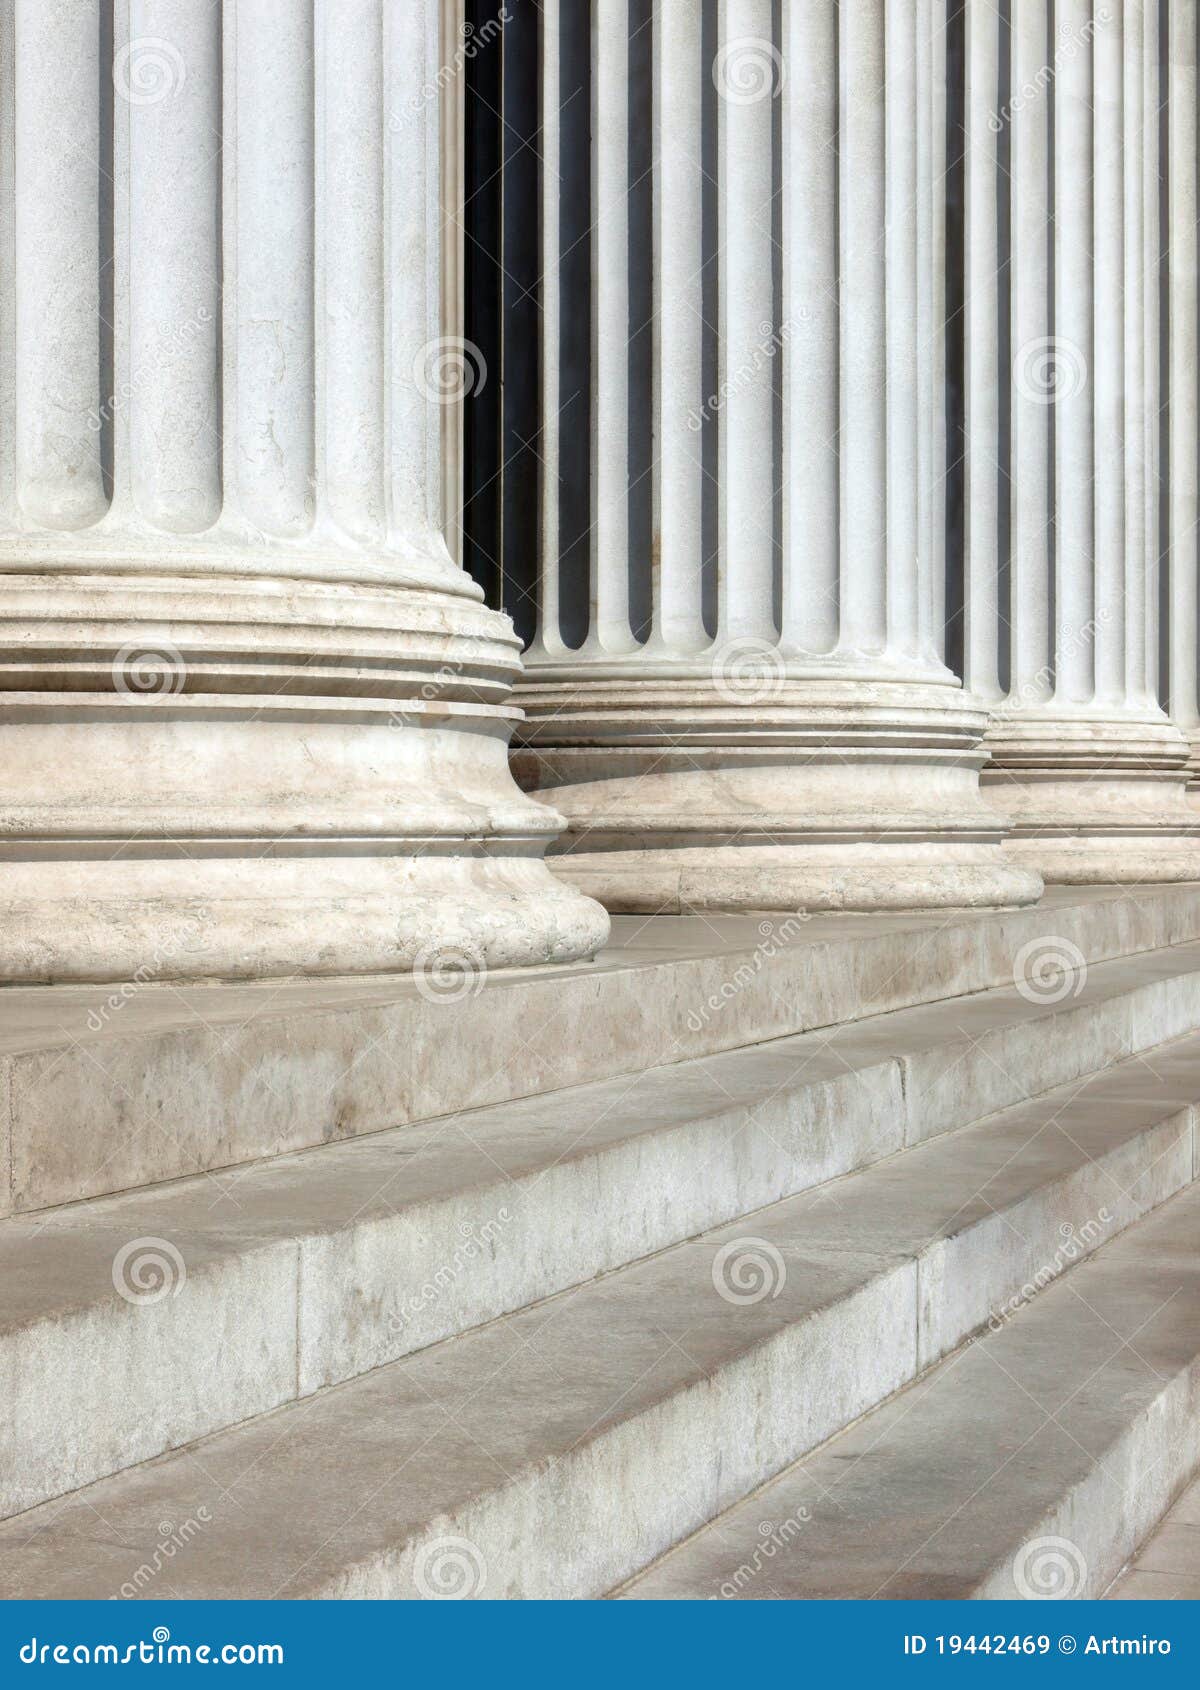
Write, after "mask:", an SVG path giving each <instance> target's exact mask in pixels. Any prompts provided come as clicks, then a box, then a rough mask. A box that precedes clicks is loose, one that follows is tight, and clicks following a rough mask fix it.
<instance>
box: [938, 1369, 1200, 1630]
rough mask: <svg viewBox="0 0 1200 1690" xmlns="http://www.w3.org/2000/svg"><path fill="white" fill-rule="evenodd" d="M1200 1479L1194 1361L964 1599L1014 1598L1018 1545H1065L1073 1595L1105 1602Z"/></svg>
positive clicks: (1199, 1391) (1199, 1399)
mask: <svg viewBox="0 0 1200 1690" xmlns="http://www.w3.org/2000/svg"><path fill="white" fill-rule="evenodd" d="M1198 1472H1200V1360H1197V1361H1196V1362H1195V1363H1194V1364H1193V1365H1192V1366H1190V1367H1188V1368H1185V1369H1183V1370H1181V1371H1180V1372H1179V1373H1178V1374H1176V1375H1175V1377H1174V1378H1172V1379H1169V1380H1167V1381H1165V1382H1164V1386H1163V1389H1162V1392H1161V1393H1160V1395H1159V1396H1158V1398H1157V1399H1156V1401H1155V1402H1154V1404H1153V1406H1152V1409H1151V1411H1150V1412H1149V1413H1146V1414H1143V1415H1141V1416H1139V1418H1138V1420H1137V1421H1136V1423H1135V1424H1134V1425H1133V1426H1131V1427H1130V1428H1129V1430H1128V1431H1127V1432H1126V1433H1125V1435H1124V1436H1123V1437H1122V1438H1120V1439H1119V1440H1118V1441H1117V1442H1116V1443H1115V1444H1114V1445H1112V1446H1111V1447H1110V1448H1108V1449H1107V1450H1105V1451H1104V1452H1103V1455H1102V1456H1101V1457H1100V1458H1099V1459H1098V1460H1097V1462H1096V1465H1095V1467H1094V1468H1093V1470H1092V1472H1091V1473H1090V1475H1089V1476H1088V1477H1087V1479H1085V1480H1084V1481H1083V1482H1082V1483H1081V1484H1078V1485H1076V1486H1075V1487H1074V1489H1073V1490H1072V1491H1071V1492H1070V1494H1069V1495H1068V1496H1066V1497H1065V1498H1064V1499H1063V1502H1062V1506H1061V1507H1059V1508H1057V1509H1056V1510H1055V1511H1054V1512H1053V1513H1051V1514H1048V1515H1045V1516H1044V1517H1043V1518H1042V1520H1040V1521H1039V1522H1038V1524H1037V1527H1036V1529H1034V1530H1031V1531H1030V1532H1029V1533H1028V1534H1027V1535H1025V1536H1023V1538H1022V1541H1021V1542H1018V1543H1012V1544H1010V1545H1009V1546H1008V1548H1007V1549H1006V1551H1005V1553H1004V1555H1003V1556H1001V1557H999V1558H998V1559H997V1562H996V1564H995V1566H994V1567H993V1569H992V1571H991V1573H990V1574H989V1575H988V1577H987V1578H985V1579H984V1580H982V1581H981V1582H980V1583H979V1584H978V1585H977V1586H976V1587H975V1588H974V1589H973V1590H969V1591H963V1592H962V1594H963V1595H964V1596H969V1597H972V1598H977V1599H980V1600H994V1599H1000V1598H1007V1599H1009V1600H1011V1599H1012V1598H1013V1597H1014V1596H1015V1595H1016V1594H1017V1591H1016V1589H1015V1588H1014V1583H1013V1565H1014V1562H1015V1561H1016V1558H1017V1556H1018V1555H1019V1554H1020V1553H1021V1549H1022V1547H1023V1544H1024V1543H1028V1542H1029V1541H1031V1540H1032V1539H1035V1538H1044V1537H1058V1538H1065V1539H1066V1540H1067V1542H1068V1543H1071V1544H1074V1545H1075V1546H1077V1548H1078V1549H1079V1550H1080V1551H1081V1553H1082V1555H1083V1560H1084V1562H1085V1563H1086V1568H1087V1573H1086V1577H1085V1578H1084V1579H1083V1581H1082V1582H1081V1584H1080V1586H1079V1588H1078V1589H1077V1590H1075V1591H1073V1595H1074V1596H1075V1597H1076V1598H1077V1599H1079V1600H1084V1599H1087V1598H1095V1597H1099V1596H1103V1594H1104V1592H1105V1591H1106V1590H1107V1588H1108V1586H1109V1585H1110V1584H1111V1583H1112V1581H1113V1580H1114V1579H1115V1578H1116V1576H1117V1574H1118V1573H1119V1572H1120V1571H1121V1569H1122V1567H1124V1566H1125V1564H1126V1562H1127V1561H1129V1560H1130V1558H1131V1557H1132V1556H1133V1555H1134V1554H1135V1552H1136V1551H1137V1550H1138V1549H1139V1548H1140V1547H1141V1545H1142V1544H1143V1543H1144V1542H1145V1540H1146V1538H1148V1537H1149V1535H1150V1533H1151V1532H1152V1531H1153V1530H1154V1528H1155V1527H1156V1526H1157V1525H1158V1523H1159V1521H1160V1520H1161V1519H1162V1516H1163V1515H1164V1514H1165V1513H1166V1512H1167V1509H1168V1508H1170V1507H1171V1506H1172V1504H1173V1503H1174V1502H1175V1501H1176V1500H1177V1499H1178V1497H1179V1496H1180V1494H1181V1493H1182V1492H1183V1491H1184V1490H1185V1489H1186V1488H1187V1486H1188V1485H1189V1484H1191V1482H1192V1481H1193V1479H1194V1478H1195V1477H1196V1475H1197V1473H1198Z"/></svg>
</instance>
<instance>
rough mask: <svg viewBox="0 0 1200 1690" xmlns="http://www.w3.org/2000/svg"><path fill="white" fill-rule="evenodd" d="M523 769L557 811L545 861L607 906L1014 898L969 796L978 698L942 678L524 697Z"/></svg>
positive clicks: (524, 778)
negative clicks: (561, 825)
mask: <svg viewBox="0 0 1200 1690" xmlns="http://www.w3.org/2000/svg"><path fill="white" fill-rule="evenodd" d="M520 700H521V702H522V704H524V706H525V709H526V715H527V721H526V724H525V725H524V727H523V728H522V729H520V730H519V733H520V746H519V748H518V749H517V750H516V751H515V752H514V769H515V772H516V774H517V779H518V781H519V782H520V784H522V785H523V786H524V787H526V789H537V790H538V792H539V793H540V795H542V796H545V797H547V798H548V799H549V800H550V801H551V802H552V803H553V804H554V805H555V808H556V809H558V810H559V811H561V812H562V814H563V815H564V816H565V817H566V820H567V830H566V832H565V834H564V835H563V837H562V838H561V840H560V841H558V843H557V844H556V846H555V847H554V848H553V854H552V855H551V857H550V858H549V859H548V860H549V861H550V863H551V866H552V867H553V869H554V871H555V872H556V874H558V875H559V877H560V878H561V879H563V880H564V881H566V882H567V883H568V884H570V885H572V886H575V887H577V888H578V889H579V890H581V891H584V892H586V893H587V894H588V895H589V896H590V897H593V898H596V899H598V900H599V901H600V902H601V903H603V904H604V905H605V906H606V907H607V908H608V909H609V910H611V911H613V912H636V913H644V912H647V911H683V910H697V909H702V910H713V911H716V910H726V911H749V910H808V911H832V910H845V911H868V910H899V909H904V910H914V909H924V910H930V909H945V908H959V907H970V908H1011V907H1015V906H1019V905H1023V904H1029V903H1033V902H1035V901H1036V900H1037V898H1038V897H1039V896H1040V895H1041V891H1042V882H1041V879H1040V877H1039V875H1038V874H1037V873H1036V871H1034V870H1030V869H1027V868H1025V867H1024V866H1022V865H1020V864H1015V863H1012V862H1009V861H1007V860H1006V859H1005V856H1004V853H1003V850H1002V840H1003V838H1004V836H1005V833H1006V831H1007V823H1006V822H1005V820H1004V818H1003V817H1001V816H1000V815H998V814H997V813H996V812H995V811H993V810H991V809H989V808H988V807H987V806H986V805H985V804H984V803H983V802H982V800H981V798H980V795H979V768H980V765H981V763H982V761H983V757H982V754H981V753H980V751H979V749H978V748H979V741H980V738H981V736H982V733H983V730H984V727H985V725H986V721H987V716H986V712H985V711H984V710H983V708H982V706H980V705H978V704H977V703H976V702H975V701H974V700H972V699H970V698H968V697H966V696H965V695H964V694H963V693H962V691H961V690H960V689H958V688H957V687H953V686H951V685H945V686H941V685H927V686H921V685H915V684H911V683H906V682H904V683H900V682H898V683H886V682H882V683H881V682H868V681H862V680H855V681H835V680H829V679H822V680H821V681H820V682H817V681H808V680H804V679H800V678H792V677H789V678H788V679H786V680H784V681H781V682H780V684H779V685H778V686H777V687H776V688H775V689H773V691H772V696H771V697H770V699H769V701H763V702H758V703H756V704H754V706H753V707H752V708H746V707H742V708H739V707H738V706H737V705H736V704H733V705H731V703H730V701H729V699H728V698H725V697H722V696H721V695H720V693H719V691H717V690H715V689H714V688H713V687H712V686H711V685H708V686H704V685H701V684H699V683H698V682H697V681H695V680H683V679H681V680H679V681H667V680H663V679H638V678H635V676H634V675H630V676H628V677H625V678H623V679H622V680H621V681H620V682H614V681H609V680H596V681H592V682H589V683H580V682H579V680H578V679H577V678H576V680H575V681H574V684H573V685H570V686H555V687H551V686H547V685H544V683H543V677H542V676H541V675H540V674H536V673H535V674H534V675H533V676H531V678H530V681H529V682H528V683H527V684H526V685H525V686H524V687H523V688H522V689H521V693H520Z"/></svg>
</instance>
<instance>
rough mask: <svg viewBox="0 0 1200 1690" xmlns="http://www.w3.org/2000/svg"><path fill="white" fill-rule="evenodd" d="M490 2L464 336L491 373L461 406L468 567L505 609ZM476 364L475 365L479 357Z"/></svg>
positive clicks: (500, 54)
mask: <svg viewBox="0 0 1200 1690" xmlns="http://www.w3.org/2000/svg"><path fill="white" fill-rule="evenodd" d="M492 15H493V9H492V7H491V5H490V0H467V23H468V25H469V26H470V30H471V32H472V33H473V35H474V37H475V44H476V45H475V51H474V52H472V53H470V54H468V55H466V56H465V69H466V78H467V81H466V113H465V153H466V157H465V160H464V172H463V178H464V181H463V186H464V195H465V200H466V205H465V211H464V218H465V228H466V236H465V241H464V247H465V252H464V262H463V292H464V318H465V323H464V333H465V335H466V338H467V340H468V341H469V342H471V343H472V345H473V346H475V347H476V348H477V349H478V353H479V356H480V358H481V359H482V367H483V368H484V369H486V371H487V375H486V378H485V379H484V380H483V382H482V384H481V385H480V384H477V385H476V387H475V389H474V390H473V391H472V392H471V393H470V394H469V395H468V396H467V398H466V400H465V402H464V405H463V518H462V529H463V563H464V565H465V567H466V569H467V571H468V573H469V574H470V575H471V577H472V578H473V579H474V580H475V581H477V582H478V583H479V585H480V586H481V587H482V588H483V591H484V593H485V595H486V597H487V602H488V603H489V604H490V605H493V606H495V607H497V608H499V607H500V606H501V605H502V603H503V598H502V587H503V572H502V563H501V556H502V551H503V533H502V523H501V513H502V510H503V485H504V483H503V471H502V464H503V460H502V455H501V428H502V410H503V400H502V395H503V375H502V371H503V344H502V340H501V288H500V280H501V270H500V265H501V256H502V195H501V186H500V162H501V158H502V156H503V155H502V143H501V118H500V112H501V105H502V85H503V66H504V36H505V33H506V31H497V30H495V28H494V26H492V27H489V28H487V29H485V28H484V25H486V24H488V22H489V19H490V18H491V17H492ZM471 362H472V364H474V363H475V362H476V360H475V359H474V358H472V360H471Z"/></svg>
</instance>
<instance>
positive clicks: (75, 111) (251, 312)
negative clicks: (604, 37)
mask: <svg viewBox="0 0 1200 1690" xmlns="http://www.w3.org/2000/svg"><path fill="white" fill-rule="evenodd" d="M440 10H441V8H440V5H439V0H405V3H404V5H403V6H399V5H395V4H392V3H390V0H339V4H338V5H337V6H336V7H326V6H317V7H314V6H313V5H312V4H311V3H310V0H275V3H268V0H239V3H237V4H234V3H233V0H225V3H224V4H211V5H210V4H205V5H199V4H196V3H195V0H153V3H151V0H122V3H120V4H117V5H116V6H115V7H110V6H107V5H98V4H97V5H92V4H87V3H86V0H80V3H78V4H70V5H58V4H54V5H52V4H28V3H25V0H6V3H5V4H3V5H0V75H2V76H3V78H4V80H5V83H6V86H5V87H4V89H3V102H2V103H3V109H4V112H5V117H4V121H3V124H2V126H0V619H2V629H0V648H2V657H0V664H2V667H0V677H2V678H0V689H2V690H0V978H2V979H4V980H6V981H70V980H104V979H120V980H125V979H129V978H131V977H136V978H138V979H156V978H178V977H189V976H215V975H219V976H235V977H255V976H264V975H279V974H292V973H315V974H329V973H344V972H356V971H373V970H401V971H403V970H408V969H410V968H414V967H415V968H418V969H420V968H422V967H424V966H425V965H427V964H428V963H429V962H430V961H431V960H432V961H433V963H434V964H435V966H436V965H440V964H441V963H442V962H444V960H445V959H446V958H447V957H448V956H450V955H456V956H458V957H460V958H461V959H464V960H463V964H462V965H463V966H464V967H466V966H469V967H476V968H478V969H480V970H482V969H484V968H486V967H492V966H503V965H508V964H528V963H537V962H543V961H546V960H570V959H575V958H579V957H581V956H585V955H587V954H589V953H590V952H592V951H593V950H594V949H595V948H596V946H597V945H598V944H599V943H600V942H601V941H602V939H603V937H604V934H605V932H606V930H607V921H606V917H605V916H604V913H603V911H602V910H600V909H599V908H598V906H596V905H594V904H592V903H590V902H589V901H587V900H586V899H584V898H582V897H581V896H580V895H579V894H578V893H577V892H576V891H574V890H572V889H570V888H567V887H565V886H563V885H562V884H561V883H559V882H555V881H554V880H553V879H552V878H551V876H550V874H549V872H548V871H547V869H546V867H545V865H544V863H543V861H542V854H543V852H544V850H545V847H546V845H547V844H548V843H549V842H550V840H552V839H553V837H554V835H555V833H556V832H557V831H558V828H559V825H560V823H559V819H558V818H557V817H556V816H555V814H554V813H553V812H552V811H551V810H549V809H547V808H545V807H544V806H542V805H539V804H537V803H535V802H532V801H531V800H530V799H528V798H527V797H525V796H523V795H522V794H521V793H520V792H519V791H518V789H517V788H516V786H515V785H514V784H513V782H512V779H511V777H510V775H509V772H508V767H507V761H506V752H507V745H508V739H509V735H510V732H511V729H512V726H513V723H514V720H515V719H516V716H517V714H518V712H517V711H516V710H515V709H514V706H513V703H512V699H511V694H510V687H511V683H512V680H513V677H514V674H515V672H516V671H517V668H518V648H517V642H516V640H515V639H514V636H513V632H512V628H511V624H510V623H509V621H508V620H507V618H505V617H503V616H500V615H498V614H496V613H494V612H492V611H490V610H488V609H486V608H485V607H484V605H483V604H482V603H481V595H480V593H479V592H478V590H477V589H476V588H475V587H474V586H473V584H472V583H471V582H470V581H469V580H468V579H467V578H466V577H465V576H464V574H463V573H462V571H461V570H460V569H459V568H457V567H456V566H455V565H454V564H453V563H452V561H451V559H450V556H449V554H448V552H447V550H446V546H445V544H444V541H443V539H442V535H441V527H442V522H441V510H440V507H441V502H442V496H443V494H442V486H441V435H442V423H443V407H442V404H441V403H440V401H441V400H442V399H443V398H445V397H447V396H453V395H454V393H455V392H456V391H457V390H458V389H459V388H460V387H461V384H462V382H463V381H470V380H474V381H479V380H483V379H484V373H483V372H482V370H480V369H478V368H477V367H475V366H474V365H473V364H472V363H471V362H470V359H471V351H470V349H469V348H464V347H463V346H462V344H461V342H456V341H450V342H446V341H444V340H443V339H442V338H441V337H442V334H443V328H442V325H441V324H440V322H439V295H440V291H441V278H440V273H439V244H438V225H439V208H438V180H439V151H438V133H439V109H438V108H439V88H440V86H441V85H442V84H443V83H444V79H445V77H446V75H448V74H449V75H454V74H456V68H455V66H454V64H453V62H448V63H447V65H446V67H445V68H443V67H442V61H441V57H440V52H439V42H438V28H437V24H438V17H439V13H440ZM114 18H115V33H111V34H110V20H112V19H114ZM453 46H454V44H453V43H451V44H449V47H450V49H451V50H452V49H453ZM491 379H496V375H495V373H493V374H492V378H491Z"/></svg>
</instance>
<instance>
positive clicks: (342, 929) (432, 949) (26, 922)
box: [0, 843, 608, 997]
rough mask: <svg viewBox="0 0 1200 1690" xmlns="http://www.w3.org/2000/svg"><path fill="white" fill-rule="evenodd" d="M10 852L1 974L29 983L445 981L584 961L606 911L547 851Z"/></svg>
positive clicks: (0, 870)
mask: <svg viewBox="0 0 1200 1690" xmlns="http://www.w3.org/2000/svg"><path fill="white" fill-rule="evenodd" d="M467 850H468V847H467V846H466V844H465V843H464V846H463V852H464V854H463V855H460V856H456V857H425V858H421V857H412V856H409V857H395V858H392V859H387V858H382V857H374V858H371V859H365V858H364V859H360V860H358V861H355V860H354V859H353V858H345V857H340V858H339V857H324V858H322V857H317V858H300V859H293V860H291V861H288V860H279V859H258V860H254V859H249V858H242V859H237V858H234V859H231V860H226V861H217V860H209V861H196V860H194V859H176V860H175V861H173V862H172V861H167V860H163V859H158V860H150V861H141V862H135V863H131V862H128V861H126V862H121V863H119V864H113V863H87V864H83V863H79V862H75V863H71V864H63V863H47V864H42V865H33V864H29V863H24V864H20V865H14V864H11V863H10V864H0V889H2V890H0V980H4V981H7V982H22V983H24V984H50V983H64V982H79V983H82V982H97V981H121V982H130V981H132V982H134V983H141V984H144V983H148V982H150V981H155V980H199V979H224V980H247V979H273V978H279V977H281V976H292V975H297V974H300V975H314V976H315V975H339V974H375V973H389V974H390V973H408V972H414V973H415V974H416V976H417V982H418V986H419V987H420V988H421V989H424V990H426V991H427V992H428V994H429V995H430V996H433V997H467V996H471V995H473V994H474V992H475V991H477V990H478V988H479V987H480V986H482V984H483V981H484V979H485V978H486V976H487V974H488V973H489V971H490V970H492V969H498V968H519V967H525V966H528V965H531V964H536V963H546V962H573V961H577V960H578V959H580V958H581V957H588V956H592V955H594V953H595V952H596V951H597V950H598V949H599V947H600V946H601V945H602V944H603V943H604V941H605V939H606V938H607V936H608V920H607V917H606V916H605V914H604V911H603V910H602V909H601V908H600V907H599V906H598V905H597V904H594V903H592V902H591V901H590V900H589V899H587V898H585V897H581V896H580V895H579V893H578V892H577V890H575V889H574V888H571V887H568V886H565V885H563V884H561V883H560V882H557V881H556V880H555V879H554V877H553V876H552V875H551V874H550V872H549V870H548V869H547V867H546V865H545V863H544V862H543V861H542V860H541V858H540V857H533V858H520V857H510V858H497V857H478V858H475V859H471V858H469V857H468V856H466V855H465V853H466V851H467Z"/></svg>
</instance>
